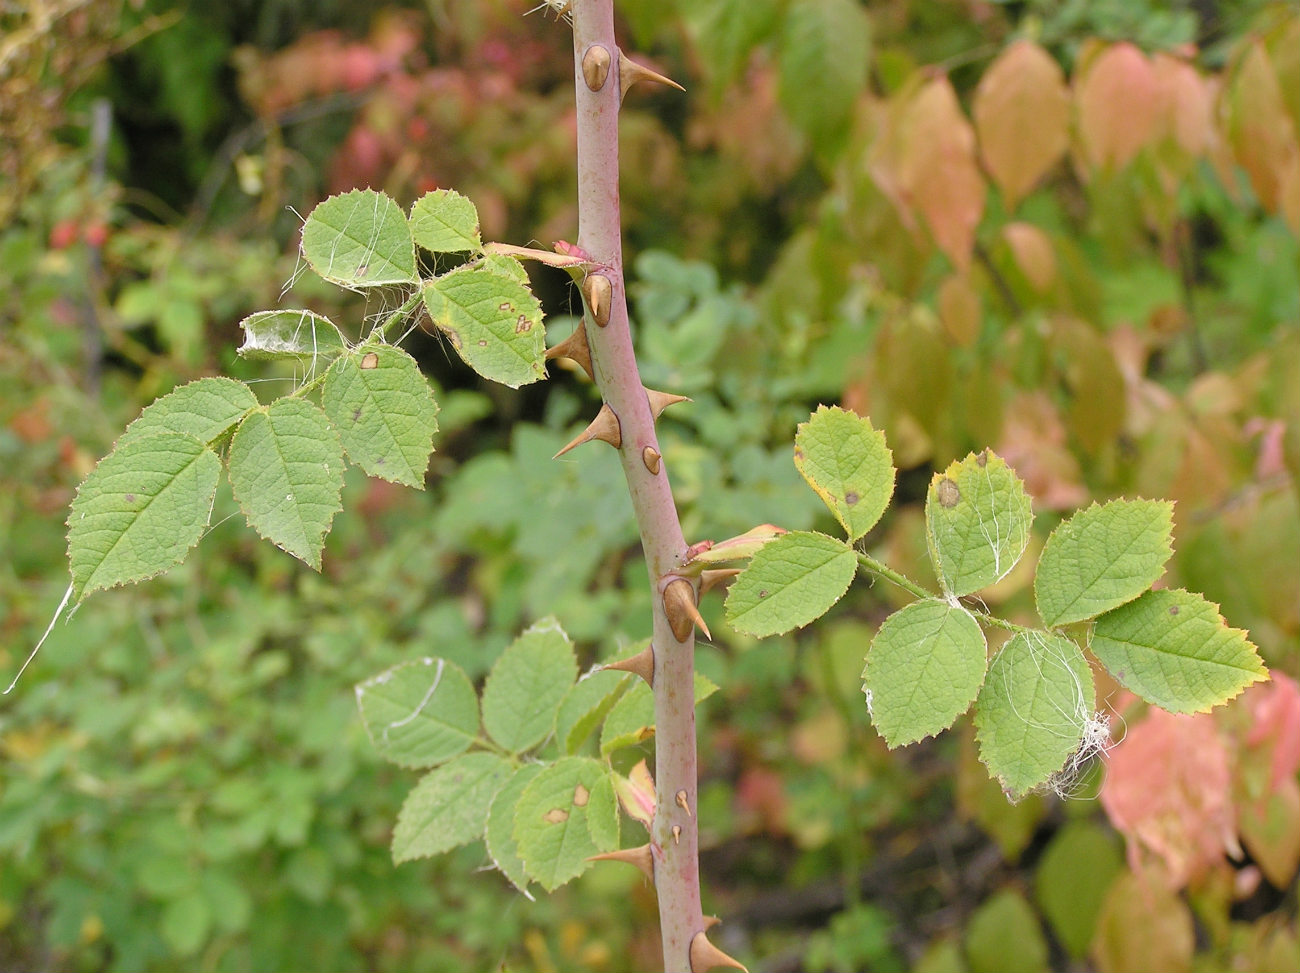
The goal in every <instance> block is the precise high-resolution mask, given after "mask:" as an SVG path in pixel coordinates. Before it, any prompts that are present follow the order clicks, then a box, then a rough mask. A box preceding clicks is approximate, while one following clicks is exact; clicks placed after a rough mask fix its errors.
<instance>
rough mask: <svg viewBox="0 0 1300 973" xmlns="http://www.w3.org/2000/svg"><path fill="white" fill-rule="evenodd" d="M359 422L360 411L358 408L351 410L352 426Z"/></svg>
mask: <svg viewBox="0 0 1300 973" xmlns="http://www.w3.org/2000/svg"><path fill="white" fill-rule="evenodd" d="M360 421H361V409H360V408H356V409H353V410H352V424H353V425H354V426H355V425H356V424H357V423H358V422H360Z"/></svg>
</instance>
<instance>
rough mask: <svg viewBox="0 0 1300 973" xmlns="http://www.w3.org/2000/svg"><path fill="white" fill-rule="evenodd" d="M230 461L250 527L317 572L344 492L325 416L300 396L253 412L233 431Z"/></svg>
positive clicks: (337, 450)
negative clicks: (322, 551)
mask: <svg viewBox="0 0 1300 973" xmlns="http://www.w3.org/2000/svg"><path fill="white" fill-rule="evenodd" d="M229 465H230V485H231V486H232V487H233V488H234V491H235V499H236V500H238V501H239V506H240V508H241V509H242V510H243V511H244V516H245V517H247V518H248V523H249V525H250V526H251V527H252V528H253V529H254V530H256V531H257V532H258V533H259V534H261V535H262V536H263V537H265V538H266V539H267V540H269V541H271V543H273V544H275V545H276V546H277V547H280V548H282V549H284V550H286V551H288V552H289V553H290V554H292V555H293V556H294V557H297V558H299V559H301V560H303V561H305V562H307V563H308V564H310V565H311V566H312V567H313V568H316V569H317V570H318V571H319V570H320V556H321V548H323V547H324V546H325V535H326V534H327V533H328V532H329V528H330V523H331V521H333V519H334V515H335V514H336V513H337V512H338V511H339V510H340V509H341V508H342V504H341V503H340V502H339V496H340V494H341V493H342V490H343V447H342V445H341V444H340V443H339V436H338V433H336V432H335V431H334V429H333V428H332V427H331V426H330V424H329V420H328V419H326V418H325V413H324V412H322V411H321V410H320V408H319V407H317V406H315V405H313V404H312V403H310V402H306V401H304V400H303V399H280V400H279V401H277V402H273V403H272V404H271V405H270V406H269V407H267V408H266V409H264V410H260V411H257V412H254V413H253V414H252V415H250V416H249V417H248V418H247V419H245V420H244V421H243V423H242V424H241V425H240V427H239V429H237V430H236V431H235V438H234V440H233V441H232V442H231V444H230V458H229Z"/></svg>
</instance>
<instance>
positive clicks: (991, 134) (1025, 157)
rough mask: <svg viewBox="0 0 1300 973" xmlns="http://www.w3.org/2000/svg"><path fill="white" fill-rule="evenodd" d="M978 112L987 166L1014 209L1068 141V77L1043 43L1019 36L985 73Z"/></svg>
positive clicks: (977, 96)
mask: <svg viewBox="0 0 1300 973" xmlns="http://www.w3.org/2000/svg"><path fill="white" fill-rule="evenodd" d="M973 115H974V117H975V131H976V133H977V134H978V135H979V146H980V157H981V158H982V159H983V160H984V168H985V169H986V170H987V171H988V173H989V175H990V176H991V177H992V178H993V181H994V182H995V183H996V184H997V187H998V189H999V190H1000V191H1001V193H1002V196H1003V198H1004V200H1005V202H1006V208H1007V210H1008V211H1011V210H1014V209H1015V208H1016V204H1017V203H1019V202H1020V200H1022V199H1023V198H1024V197H1025V196H1026V195H1027V194H1028V193H1029V192H1030V190H1032V189H1033V188H1034V185H1035V184H1036V183H1037V182H1038V181H1039V180H1040V179H1041V178H1042V177H1043V175H1044V174H1045V173H1046V172H1047V171H1048V170H1049V169H1051V168H1052V166H1054V165H1056V164H1057V163H1058V162H1059V161H1060V160H1061V159H1062V158H1063V157H1064V155H1065V151H1066V149H1067V148H1068V147H1069V127H1070V96H1069V92H1068V91H1067V90H1066V87H1065V77H1064V75H1063V74H1062V73H1061V69H1060V67H1059V66H1058V65H1057V63H1056V62H1055V61H1054V60H1052V58H1051V55H1049V54H1048V53H1047V52H1046V51H1044V50H1043V49H1042V48H1041V47H1039V46H1038V45H1037V44H1034V43H1033V42H1032V41H1026V40H1022V41H1017V42H1016V43H1014V44H1012V45H1011V46H1010V47H1008V48H1007V49H1006V50H1005V51H1003V52H1002V53H1001V54H1000V55H998V58H997V60H996V61H994V62H993V64H992V65H991V66H990V67H989V69H988V70H987V71H986V72H985V73H984V77H983V78H982V79H980V83H979V87H978V88H977V89H976V90H975V103H974V110H973Z"/></svg>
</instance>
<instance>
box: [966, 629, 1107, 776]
mask: <svg viewBox="0 0 1300 973" xmlns="http://www.w3.org/2000/svg"><path fill="white" fill-rule="evenodd" d="M1095 701H1096V691H1095V689H1094V687H1093V681H1092V669H1090V668H1089V666H1088V662H1087V660H1086V659H1085V658H1084V657H1083V650H1081V649H1080V648H1079V647H1078V646H1077V645H1075V644H1074V643H1073V642H1071V641H1070V640H1069V639H1067V638H1063V637H1061V636H1059V635H1053V634H1051V633H1049V632H1032V633H1024V632H1022V633H1018V634H1016V635H1015V636H1013V637H1012V638H1011V639H1010V640H1009V641H1008V642H1007V643H1006V644H1005V645H1004V646H1002V648H1001V649H999V650H998V653H997V655H995V656H994V657H993V661H992V662H991V663H989V671H988V675H987V676H986V677H985V679H984V687H983V688H982V689H981V690H980V694H979V699H978V700H976V702H975V726H976V727H977V728H978V735H977V740H978V742H979V748H980V760H982V761H983V762H984V764H985V766H987V767H988V769H989V772H990V773H992V774H993V775H994V776H995V777H997V778H998V780H999V781H1001V782H1002V786H1003V788H1005V789H1006V790H1007V791H1008V792H1009V793H1010V794H1011V795H1012V796H1013V797H1016V798H1019V797H1021V796H1023V795H1024V794H1026V793H1028V792H1029V791H1031V790H1033V789H1034V788H1035V787H1038V786H1039V785H1041V784H1043V783H1044V782H1045V781H1046V780H1047V779H1048V778H1049V777H1051V776H1052V774H1055V773H1057V772H1058V771H1060V769H1061V768H1062V767H1063V766H1064V765H1065V762H1066V761H1067V760H1068V759H1069V758H1070V755H1071V754H1073V753H1074V752H1075V751H1076V750H1077V749H1078V748H1079V744H1080V742H1081V741H1082V740H1083V728H1084V723H1085V722H1086V721H1087V720H1088V719H1089V718H1090V717H1091V716H1092V712H1093V705H1094V703H1095Z"/></svg>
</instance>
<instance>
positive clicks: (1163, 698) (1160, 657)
mask: <svg viewBox="0 0 1300 973" xmlns="http://www.w3.org/2000/svg"><path fill="white" fill-rule="evenodd" d="M1088 647H1089V648H1090V649H1091V650H1092V652H1093V654H1094V655H1095V656H1096V657H1097V658H1098V659H1099V660H1100V661H1101V664H1102V665H1104V666H1105V667H1106V668H1107V669H1108V670H1110V672H1111V674H1112V675H1113V676H1114V677H1115V678H1116V679H1118V680H1119V682H1120V684H1121V685H1123V686H1124V687H1125V688H1126V689H1131V690H1132V691H1133V692H1135V693H1137V694H1138V695H1139V696H1141V697H1142V698H1143V699H1145V700H1146V701H1147V702H1149V703H1155V704H1156V705H1157V706H1160V707H1162V708H1163V709H1167V710H1169V711H1170V712H1171V713H1199V712H1204V711H1206V710H1209V709H1210V708H1211V707H1214V706H1217V705H1219V704H1220V703H1223V702H1226V701H1227V700H1229V699H1232V697H1234V696H1236V695H1237V694H1238V693H1240V692H1241V691H1242V690H1243V689H1245V688H1246V687H1247V686H1249V685H1250V684H1251V683H1254V682H1259V681H1260V680H1263V679H1266V678H1268V670H1267V669H1266V668H1265V667H1264V663H1263V662H1262V661H1261V660H1260V657H1259V655H1258V653H1257V652H1256V650H1255V646H1254V645H1253V644H1251V642H1250V641H1248V640H1247V638H1246V633H1245V632H1243V631H1242V630H1241V629H1237V628H1229V627H1228V625H1227V623H1226V622H1224V620H1223V617H1222V616H1221V615H1220V614H1219V608H1218V606H1217V605H1215V604H1214V603H1213V602H1210V601H1206V600H1205V598H1203V597H1202V596H1200V595H1197V594H1192V593H1191V592H1188V591H1183V590H1181V589H1179V590H1163V591H1148V592H1147V593H1146V594H1144V595H1142V596H1141V597H1140V598H1138V599H1137V600H1136V601H1132V602H1129V603H1128V604H1126V605H1122V606H1120V607H1119V608H1116V609H1114V610H1113V611H1109V612H1107V613H1106V614H1104V615H1102V616H1101V617H1100V618H1098V619H1097V621H1096V623H1095V624H1094V625H1093V630H1092V639H1091V641H1090V642H1089V643H1088Z"/></svg>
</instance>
